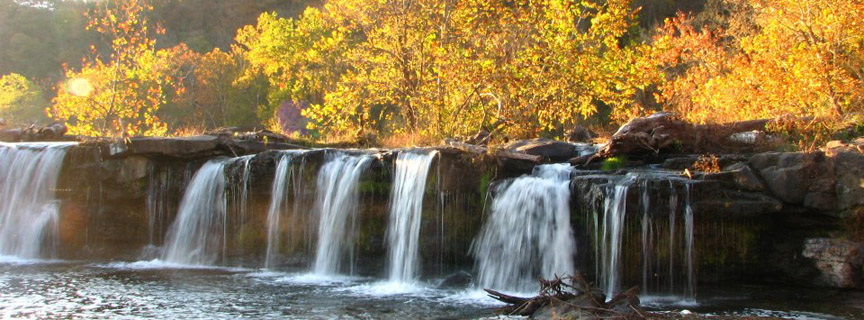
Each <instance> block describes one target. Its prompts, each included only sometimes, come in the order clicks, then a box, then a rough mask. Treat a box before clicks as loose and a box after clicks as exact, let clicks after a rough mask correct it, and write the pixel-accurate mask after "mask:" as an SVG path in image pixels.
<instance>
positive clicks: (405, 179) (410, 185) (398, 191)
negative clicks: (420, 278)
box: [387, 151, 438, 282]
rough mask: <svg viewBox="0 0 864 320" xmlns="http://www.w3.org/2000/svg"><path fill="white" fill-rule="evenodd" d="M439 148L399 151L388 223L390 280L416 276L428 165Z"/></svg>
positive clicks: (396, 280) (410, 278) (408, 278)
mask: <svg viewBox="0 0 864 320" xmlns="http://www.w3.org/2000/svg"><path fill="white" fill-rule="evenodd" d="M437 154H438V152H437V151H430V152H426V153H414V152H400V153H399V155H398V156H397V157H396V173H395V174H394V178H393V189H392V191H391V193H390V222H389V224H388V226H387V240H388V244H389V246H390V247H389V251H388V257H389V260H390V261H389V267H390V273H389V274H390V281H392V282H410V281H413V280H414V278H415V277H417V271H418V269H419V261H418V258H417V250H418V247H419V241H420V218H421V216H422V214H423V196H424V193H425V191H426V178H427V176H428V175H429V167H430V166H431V165H432V160H433V159H434V158H435V155H437Z"/></svg>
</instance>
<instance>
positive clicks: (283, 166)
mask: <svg viewBox="0 0 864 320" xmlns="http://www.w3.org/2000/svg"><path fill="white" fill-rule="evenodd" d="M298 154H301V152H298V151H283V152H281V153H280V155H279V162H278V163H277V165H276V172H275V173H274V178H273V186H272V187H271V192H270V193H271V196H270V197H271V198H270V206H269V208H268V209H267V255H266V258H265V260H264V267H265V268H268V269H270V268H273V267H274V266H275V263H276V258H277V255H278V253H279V248H280V246H281V244H282V241H281V232H280V231H281V226H282V216H283V213H282V212H283V209H284V207H285V195H286V193H287V191H288V187H289V184H290V181H291V178H292V177H293V176H294V170H293V169H291V162H292V160H294V157H295V156H296V155H298ZM297 187H298V186H297V185H295V186H294V188H297Z"/></svg>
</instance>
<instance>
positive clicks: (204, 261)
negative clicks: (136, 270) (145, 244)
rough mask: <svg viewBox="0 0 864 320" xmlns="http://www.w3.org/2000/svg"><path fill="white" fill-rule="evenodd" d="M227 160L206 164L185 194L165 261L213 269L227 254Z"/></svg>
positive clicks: (173, 227)
mask: <svg viewBox="0 0 864 320" xmlns="http://www.w3.org/2000/svg"><path fill="white" fill-rule="evenodd" d="M228 163H229V161H228V160H225V159H216V160H210V161H208V162H207V163H205V164H204V165H203V166H202V167H201V169H198V172H196V173H195V176H193V177H192V181H190V182H189V186H188V187H186V191H185V192H184V194H183V200H181V202H180V209H179V210H178V212H177V217H176V218H175V219H174V223H173V224H171V227H170V228H169V230H168V235H167V237H166V240H165V243H166V247H167V248H166V251H165V253H164V255H163V257H162V258H163V260H165V261H166V262H171V263H178V264H189V265H211V264H213V263H215V262H216V260H217V259H218V258H219V254H220V252H222V253H223V257H224V253H225V251H226V243H225V240H226V239H225V233H226V232H227V231H226V229H227V228H226V224H227V221H226V218H227V213H226V207H227V204H226V198H225V172H224V171H225V166H226V164H228Z"/></svg>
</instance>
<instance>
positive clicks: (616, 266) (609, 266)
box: [598, 174, 635, 299]
mask: <svg viewBox="0 0 864 320" xmlns="http://www.w3.org/2000/svg"><path fill="white" fill-rule="evenodd" d="M634 177H635V176H632V175H630V174H628V175H627V176H626V177H625V178H624V180H623V181H621V182H619V183H616V184H614V185H612V186H609V190H608V191H607V195H606V199H605V201H604V205H603V207H604V209H603V228H602V231H601V236H600V254H599V255H598V256H599V259H598V260H599V261H598V263H599V264H600V265H601V267H600V281H599V282H600V287H601V288H602V289H604V293H605V294H606V298H607V299H611V298H612V296H613V295H614V293H615V292H616V291H617V290H618V286H619V285H620V283H619V281H620V279H619V276H620V272H621V271H620V268H621V239H622V237H623V235H624V232H623V231H624V221H625V217H626V215H627V191H628V190H629V189H630V184H631V183H632V182H633V180H634V179H635V178H634Z"/></svg>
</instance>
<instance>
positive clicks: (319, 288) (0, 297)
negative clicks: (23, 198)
mask: <svg viewBox="0 0 864 320" xmlns="http://www.w3.org/2000/svg"><path fill="white" fill-rule="evenodd" d="M300 272H304V271H301V270H298V273H286V272H273V271H266V270H252V269H243V268H212V267H211V268H190V267H188V266H187V267H182V268H181V267H178V266H173V265H170V264H167V263H164V262H161V261H159V260H154V261H142V262H128V263H109V264H90V263H83V262H64V261H50V262H45V261H41V262H40V261H19V260H8V259H7V260H0V318H38V319H45V318H90V319H94V318H99V319H104V318H112V319H134V318H159V319H176V318H183V319H214V318H216V319H229V318H230V319H236V318H241V317H243V318H256V319H257V318H268V319H272V318H283V319H284V318H287V319H332V318H339V319H430V318H432V319H441V318H446V319H466V318H468V319H471V318H475V319H476V318H484V317H491V316H494V314H495V313H494V309H495V308H497V307H499V306H500V304H499V303H498V302H496V301H494V300H491V299H490V298H488V297H486V295H485V293H483V292H482V291H479V290H473V289H461V290H455V289H454V290H441V289H436V288H435V285H434V284H422V283H420V284H411V285H406V284H398V285H397V284H394V283H392V282H387V281H385V280H383V279H373V278H361V277H349V276H335V277H328V276H321V275H316V274H309V273H305V272H304V273H300ZM433 283H434V282H433ZM700 292H702V293H704V296H711V297H715V298H710V299H700V300H699V301H698V302H693V301H678V300H676V299H674V298H670V297H644V299H643V303H644V304H645V305H647V306H648V307H650V308H652V309H654V310H659V311H663V312H667V313H675V314H680V312H681V311H682V310H688V311H692V312H694V313H698V314H703V315H721V316H727V317H750V316H768V317H777V318H793V319H837V318H835V317H834V316H836V317H840V318H847V319H860V318H864V313H862V312H861V310H862V309H860V308H859V306H860V305H861V301H864V299H862V298H864V293H862V292H860V291H848V290H847V291H844V290H819V289H812V288H811V289H806V290H802V289H795V288H778V287H770V288H769V287H747V286H736V287H734V288H726V289H716V290H714V291H711V290H708V289H706V290H705V291H700Z"/></svg>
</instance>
